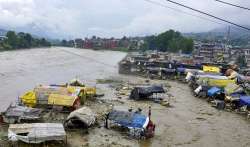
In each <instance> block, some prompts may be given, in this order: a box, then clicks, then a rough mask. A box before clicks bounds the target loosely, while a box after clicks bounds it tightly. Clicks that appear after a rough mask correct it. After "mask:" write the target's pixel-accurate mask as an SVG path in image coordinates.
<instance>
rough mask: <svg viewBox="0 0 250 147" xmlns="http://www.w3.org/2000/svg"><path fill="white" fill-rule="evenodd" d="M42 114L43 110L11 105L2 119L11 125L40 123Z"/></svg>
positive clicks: (3, 113)
mask: <svg viewBox="0 0 250 147" xmlns="http://www.w3.org/2000/svg"><path fill="white" fill-rule="evenodd" d="M41 113H42V110H41V109H36V108H29V107H25V106H12V105H10V106H9V107H8V108H7V109H6V111H5V112H2V118H3V122H5V123H10V124H13V123H21V122H28V121H38V120H40V119H41Z"/></svg>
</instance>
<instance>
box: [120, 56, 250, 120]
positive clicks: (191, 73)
mask: <svg viewBox="0 0 250 147" xmlns="http://www.w3.org/2000/svg"><path fill="white" fill-rule="evenodd" d="M164 55H165V54H161V53H158V57H156V56H154V57H151V54H137V55H131V54H129V55H127V56H126V57H125V58H124V59H123V60H122V61H121V62H120V63H119V73H121V74H131V75H140V76H143V77H148V78H151V79H161V80H165V79H170V80H173V79H176V80H178V81H181V82H183V83H187V84H188V85H189V86H190V87H191V89H192V91H193V94H194V96H196V97H199V98H204V99H207V101H209V102H211V104H212V106H214V107H216V108H218V109H227V110H231V111H232V110H233V111H236V112H241V113H245V114H247V116H249V114H250V102H249V101H250V91H249V90H250V85H249V84H250V80H249V79H250V78H249V77H248V74H247V73H249V72H246V71H247V70H242V69H239V68H238V67H237V65H235V64H225V63H201V62H200V63H195V62H190V63H186V62H185V61H184V60H178V61H177V60H172V59H169V58H168V59H163V58H160V57H161V56H164ZM146 57H147V58H146ZM140 91H141V89H140V88H135V90H134V91H133V93H132V97H134V98H138V97H139V95H140V94H139V93H140Z"/></svg>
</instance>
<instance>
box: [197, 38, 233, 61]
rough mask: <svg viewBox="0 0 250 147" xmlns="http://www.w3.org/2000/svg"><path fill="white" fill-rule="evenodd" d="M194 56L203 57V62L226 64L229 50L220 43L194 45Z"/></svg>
mask: <svg viewBox="0 0 250 147" xmlns="http://www.w3.org/2000/svg"><path fill="white" fill-rule="evenodd" d="M194 55H195V56H198V57H203V58H204V62H228V61H229V57H230V52H229V48H228V47H227V46H226V45H225V44H221V43H200V44H196V45H195V51H194Z"/></svg>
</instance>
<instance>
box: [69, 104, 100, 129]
mask: <svg viewBox="0 0 250 147" xmlns="http://www.w3.org/2000/svg"><path fill="white" fill-rule="evenodd" d="M95 122H96V114H95V113H94V112H92V110H91V109H90V108H88V107H82V108H80V109H77V110H75V111H73V112H71V113H70V114H69V116H68V117H67V119H66V121H65V122H64V126H65V128H89V127H90V126H92V125H94V124H95Z"/></svg>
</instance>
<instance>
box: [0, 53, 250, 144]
mask: <svg viewBox="0 0 250 147" xmlns="http://www.w3.org/2000/svg"><path fill="white" fill-rule="evenodd" d="M124 56H125V54H124V53H120V52H110V51H108V52H103V51H102V52H98V51H91V50H78V49H70V48H53V49H36V50H23V51H17V52H16V51H14V52H1V53H0V60H1V62H0V68H1V71H0V78H1V81H2V86H1V87H0V93H1V94H0V100H1V106H0V107H1V109H4V107H6V106H8V103H10V102H11V101H15V98H16V96H17V95H19V93H22V92H24V91H25V90H28V89H32V88H33V87H34V86H35V85H36V84H40V83H43V84H51V83H63V82H67V81H68V80H70V79H72V78H75V77H76V76H78V78H80V79H83V80H84V81H85V82H86V83H87V84H90V85H94V86H96V87H97V88H98V89H100V90H101V91H102V92H104V93H105V96H104V97H102V98H98V99H97V100H94V101H89V102H88V103H87V104H86V105H87V106H89V107H90V108H91V109H92V110H93V111H95V112H96V113H97V114H98V116H101V115H102V114H103V113H104V112H105V111H107V110H108V109H110V108H111V107H113V106H115V107H118V108H119V109H120V108H121V109H128V108H131V107H132V108H133V109H137V108H142V109H143V113H144V114H147V112H148V107H149V106H151V107H152V120H153V121H154V122H155V124H156V133H155V136H154V138H151V139H149V140H136V139H134V138H133V137H129V136H128V135H127V134H125V133H124V132H119V131H117V130H113V129H105V128H104V127H103V122H102V119H101V117H99V119H98V120H99V121H98V124H97V125H95V126H94V127H92V128H89V129H88V130H74V131H67V146H70V147H79V146H80V147H81V146H93V147H95V146H102V147H105V146H115V147H116V146H117V147H119V146H133V147H134V146H135V147H153V146H155V147H158V146H159V147H161V146H162V147H166V146H192V147H193V146H197V147H202V146H205V147H207V146H223V147H224V146H225V147H235V146H243V147H244V146H245V147H248V146H250V122H249V120H247V119H246V117H243V116H241V115H239V114H236V113H233V112H227V111H219V110H217V109H215V108H213V107H211V106H210V105H209V104H208V103H207V102H206V101H205V100H203V99H198V98H196V97H194V96H193V95H192V93H191V91H190V89H189V87H188V86H187V85H186V84H182V83H178V82H175V81H158V80H149V83H148V81H146V79H143V78H140V77H134V76H125V75H118V74H117V66H116V64H117V62H118V61H119V60H121V59H122V58H123V57H124ZM96 79H112V80H110V81H109V82H106V83H105V82H101V83H100V82H97V81H96ZM117 81H118V82H117ZM119 81H121V82H119ZM153 83H157V84H163V85H165V86H166V87H165V88H166V89H168V92H167V94H170V96H169V95H161V96H162V97H165V98H166V99H167V100H169V102H170V107H166V106H162V105H160V104H158V103H154V102H151V101H139V102H138V101H133V100H129V99H128V93H129V90H127V89H130V88H131V86H132V85H134V84H153ZM169 85H170V87H169ZM117 87H120V88H123V89H124V90H120V89H118V90H117ZM171 95H172V96H171ZM51 116H53V117H51ZM66 116H67V114H61V113H53V114H51V115H49V116H45V118H46V117H47V118H54V119H51V120H49V121H51V122H61V121H62V120H63V119H64V118H65V117H66ZM6 129H7V126H4V127H3V126H2V127H0V138H1V139H6V137H4V136H6V133H7V132H6ZM3 143H6V142H5V141H0V144H1V145H2V146H6V145H7V144H3ZM1 145H0V146H1ZM21 146H29V145H25V144H22V145H21ZM40 146H43V145H40ZM49 146H62V144H53V143H52V144H49Z"/></svg>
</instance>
